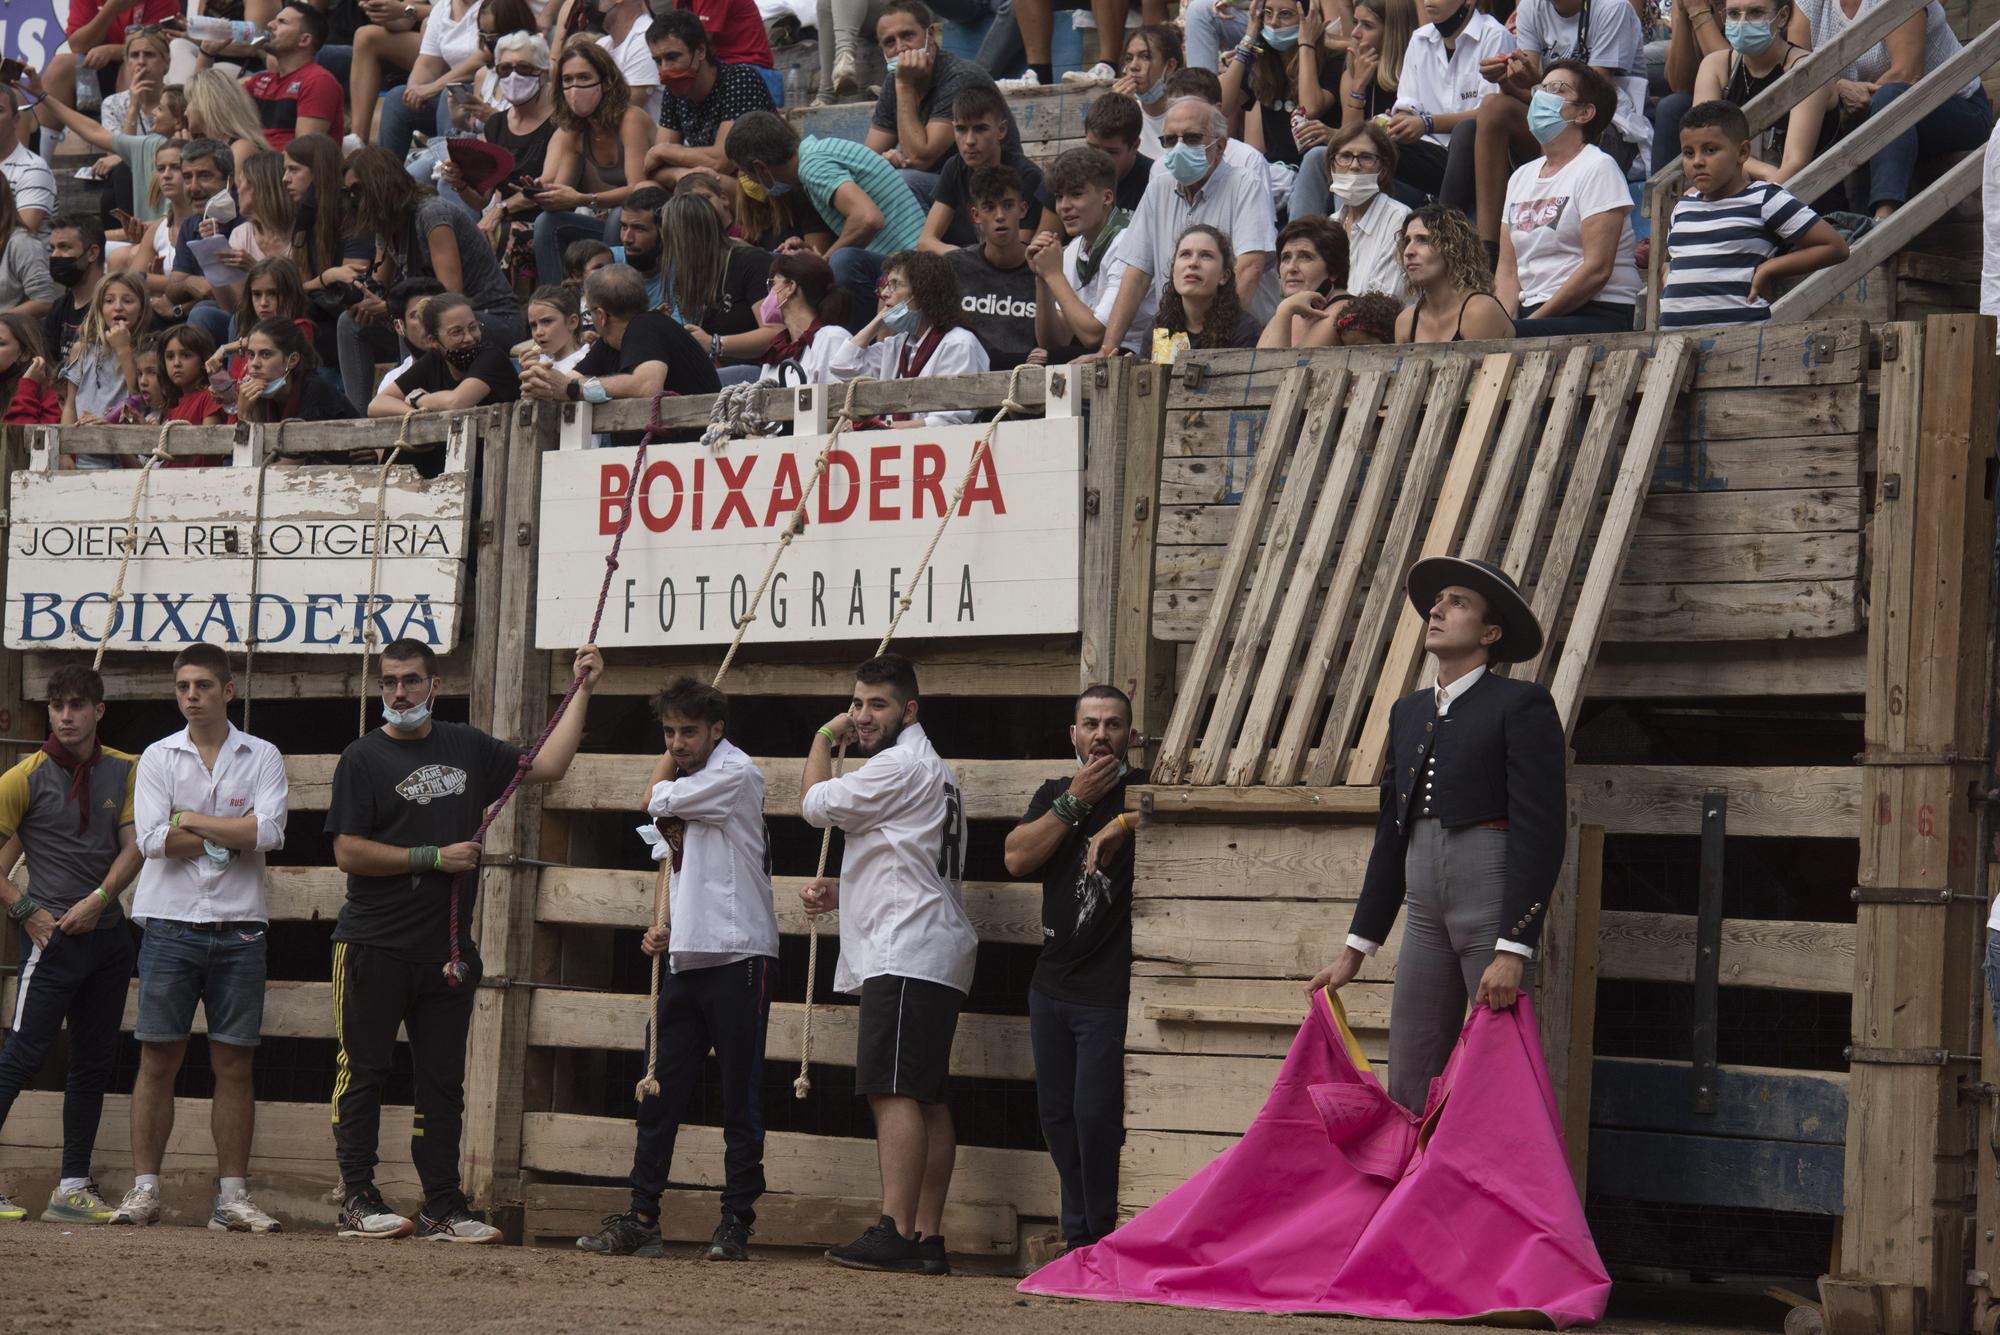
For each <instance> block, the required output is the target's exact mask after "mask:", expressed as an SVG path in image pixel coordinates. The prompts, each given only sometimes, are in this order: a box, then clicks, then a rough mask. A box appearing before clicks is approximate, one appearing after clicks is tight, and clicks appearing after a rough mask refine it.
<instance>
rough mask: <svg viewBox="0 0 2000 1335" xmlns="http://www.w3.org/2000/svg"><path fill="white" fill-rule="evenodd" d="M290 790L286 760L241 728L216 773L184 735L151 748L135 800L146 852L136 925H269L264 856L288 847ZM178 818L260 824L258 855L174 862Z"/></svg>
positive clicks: (135, 902) (143, 759)
mask: <svg viewBox="0 0 2000 1335" xmlns="http://www.w3.org/2000/svg"><path fill="white" fill-rule="evenodd" d="M290 792H291V790H290V787H289V785H288V784H287V783H286V780H285V758H284V757H283V756H281V755H279V754H278V748H277V747H275V746H273V745H271V744H270V743H269V742H267V741H265V740H264V739H262V738H261V737H252V736H251V735H250V734H249V733H247V732H244V731H242V730H241V729H240V728H238V727H237V726H236V725H235V724H233V723H232V724H231V725H230V726H229V735H228V736H227V737H225V738H224V739H223V742H222V749H221V750H219V751H217V752H216V755H215V768H214V769H213V770H210V769H209V768H208V767H206V766H205V765H203V764H202V763H201V752H200V751H198V750H197V749H196V748H195V744H194V742H193V740H192V739H191V738H189V736H188V730H187V729H186V728H182V729H181V730H180V731H179V732H177V733H175V734H174V735H173V736H171V737H165V738H162V739H161V740H159V741H157V742H154V743H153V744H152V745H151V746H149V747H147V748H146V750H145V752H144V753H143V754H141V755H140V757H139V773H138V777H137V779H136V780H135V784H134V791H133V796H132V814H133V824H134V825H135V826H137V827H138V839H139V851H140V852H141V853H143V854H145V856H146V861H145V862H144V864H143V865H141V866H140V868H139V888H138V889H137V890H136V891H134V892H133V895H132V918H133V921H135V922H137V923H139V924H140V925H141V926H144V925H145V923H146V920H147V919H148V918H168V919H172V920H173V921H176V922H264V921H267V920H268V917H269V915H268V913H267V911H266V910H265V907H264V854H265V853H266V852H268V851H269V850H271V849H273V848H283V847H284V846H285V817H286V814H287V812H288V811H289V809H290V808H289V800H290ZM177 811H193V812H198V813H199V814H201V815H204V816H221V817H225V818H231V817H236V816H252V815H254V816H255V817H256V818H257V847H256V848H255V849H254V850H253V851H249V852H244V853H239V854H238V855H237V856H236V857H234V858H231V859H230V860H229V865H228V866H226V867H218V866H216V865H215V864H214V863H213V862H211V861H210V860H209V859H208V858H205V857H196V858H177V857H169V856H167V833H168V831H169V830H170V829H172V825H171V824H170V822H171V821H172V820H173V818H174V813H175V812H177Z"/></svg>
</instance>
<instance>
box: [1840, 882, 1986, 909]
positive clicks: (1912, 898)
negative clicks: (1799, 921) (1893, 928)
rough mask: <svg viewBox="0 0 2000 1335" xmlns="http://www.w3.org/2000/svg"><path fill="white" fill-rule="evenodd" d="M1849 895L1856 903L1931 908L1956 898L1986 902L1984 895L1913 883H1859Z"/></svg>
mask: <svg viewBox="0 0 2000 1335" xmlns="http://www.w3.org/2000/svg"><path fill="white" fill-rule="evenodd" d="M1847 897H1848V898H1849V899H1850V900H1852V901H1854V902H1855V903H1856V904H1916V905H1920V906H1927V907H1931V908H1938V907H1942V906H1943V905H1946V904H1949V903H1951V902H1952V901H1953V900H1955V899H1959V900H1967V901H1973V902H1977V903H1981V904H1983V903H1985V902H1986V896H1984V895H1971V894H1962V893H1960V892H1958V891H1956V890H1941V889H1939V888H1937V887H1936V886H1911V885H1857V886H1855V887H1854V888H1853V889H1852V890H1849V891H1848V892H1847Z"/></svg>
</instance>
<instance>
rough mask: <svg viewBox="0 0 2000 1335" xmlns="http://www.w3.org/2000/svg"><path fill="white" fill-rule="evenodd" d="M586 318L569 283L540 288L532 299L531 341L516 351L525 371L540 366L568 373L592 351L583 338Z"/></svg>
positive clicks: (529, 304) (530, 298)
mask: <svg viewBox="0 0 2000 1335" xmlns="http://www.w3.org/2000/svg"><path fill="white" fill-rule="evenodd" d="M582 331H583V314H582V311H581V308H580V306H579V304H578V301H577V290H576V288H575V286H574V285H572V284H569V283H549V284H546V285H545V286H542V287H538V288H536V289H535V291H534V295H532V296H530V297H529V298H528V339H529V341H528V342H526V343H522V344H519V345H518V346H516V347H515V349H514V357H515V359H516V360H517V361H519V362H520V363H521V367H522V369H523V370H526V369H527V368H528V367H530V366H533V365H535V364H537V363H541V364H546V365H548V366H552V367H554V368H555V369H556V370H558V371H567V370H569V369H570V368H571V367H573V366H575V365H576V364H577V363H578V362H580V361H582V360H583V358H584V354H585V353H587V352H589V351H590V348H589V345H587V344H585V343H583V342H582V341H581V339H580V335H581V333H582Z"/></svg>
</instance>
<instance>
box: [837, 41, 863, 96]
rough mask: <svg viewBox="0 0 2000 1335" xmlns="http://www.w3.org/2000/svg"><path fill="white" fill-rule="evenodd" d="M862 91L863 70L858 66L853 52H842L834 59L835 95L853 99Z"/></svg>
mask: <svg viewBox="0 0 2000 1335" xmlns="http://www.w3.org/2000/svg"><path fill="white" fill-rule="evenodd" d="M860 91H861V70H860V68H859V67H858V66H857V65H856V63H855V60H854V53H853V52H852V51H842V52H840V53H839V54H838V55H836V56H834V58H833V95H834V96H835V97H853V96H854V95H855V94H856V93H858V92H860Z"/></svg>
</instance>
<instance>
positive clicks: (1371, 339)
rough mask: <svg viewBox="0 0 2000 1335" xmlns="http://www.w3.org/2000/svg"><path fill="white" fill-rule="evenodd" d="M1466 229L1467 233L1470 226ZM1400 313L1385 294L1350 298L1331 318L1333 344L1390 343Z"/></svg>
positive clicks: (1393, 299)
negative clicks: (1332, 318) (1338, 312)
mask: <svg viewBox="0 0 2000 1335" xmlns="http://www.w3.org/2000/svg"><path fill="white" fill-rule="evenodd" d="M1466 226H1467V228H1468V230H1469V229H1470V227H1471V224H1470V223H1468V224H1466ZM1475 235H1476V234H1475ZM1402 312H1403V308H1402V306H1401V305H1400V304H1399V303H1398V302H1397V301H1396V299H1395V298H1394V297H1392V296H1390V295H1389V294H1388V293H1387V292H1363V293H1362V294H1361V295H1360V296H1358V297H1354V298H1351V299H1350V300H1349V301H1348V303H1347V304H1346V305H1345V306H1342V307H1341V308H1340V314H1339V315H1337V316H1335V317H1334V320H1333V330H1334V335H1333V336H1334V341H1335V342H1336V343H1338V344H1339V345H1340V346H1341V347H1343V348H1359V347H1365V346H1367V345H1368V344H1371V343H1394V342H1395V341H1396V335H1395V328H1396V317H1397V316H1398V315H1400V314H1402Z"/></svg>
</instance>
